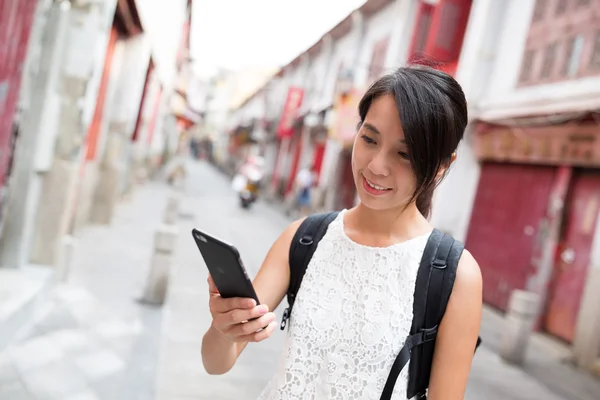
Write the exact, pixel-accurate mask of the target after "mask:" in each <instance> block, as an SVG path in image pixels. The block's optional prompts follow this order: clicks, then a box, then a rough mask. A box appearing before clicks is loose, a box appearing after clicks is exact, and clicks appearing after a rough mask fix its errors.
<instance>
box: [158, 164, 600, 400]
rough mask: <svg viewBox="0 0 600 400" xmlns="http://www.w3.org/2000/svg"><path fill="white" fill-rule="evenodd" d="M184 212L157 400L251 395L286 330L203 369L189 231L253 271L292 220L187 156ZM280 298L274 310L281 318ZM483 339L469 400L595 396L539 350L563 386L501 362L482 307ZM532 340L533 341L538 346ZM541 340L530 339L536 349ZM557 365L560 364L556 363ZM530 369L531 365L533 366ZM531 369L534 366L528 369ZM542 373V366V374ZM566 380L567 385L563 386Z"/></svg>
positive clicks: (200, 299)
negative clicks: (223, 247) (225, 363)
mask: <svg viewBox="0 0 600 400" xmlns="http://www.w3.org/2000/svg"><path fill="white" fill-rule="evenodd" d="M189 168H190V179H189V181H188V183H187V189H186V193H187V194H188V196H187V199H186V201H185V203H184V205H183V212H184V213H185V214H192V215H193V216H194V218H193V219H188V220H182V221H181V223H180V228H181V231H180V236H179V244H178V248H177V256H176V259H175V261H174V270H173V272H172V280H171V286H170V294H169V301H168V304H167V306H166V309H165V315H164V321H163V327H164V330H163V333H164V335H163V342H162V346H161V362H160V367H159V382H158V394H159V397H158V398H159V400H192V399H197V400H200V399H202V400H204V399H206V400H208V399H254V398H256V396H257V395H258V394H259V393H260V391H261V390H262V388H263V387H264V386H265V385H266V383H267V381H268V380H269V378H270V377H271V375H272V374H273V373H274V371H275V368H276V366H277V363H278V361H279V356H280V350H281V348H282V345H283V339H284V335H285V334H284V332H282V331H280V330H277V331H276V332H275V333H274V335H273V336H272V337H271V338H270V339H269V340H267V341H264V342H262V343H260V344H251V345H249V346H248V347H247V348H246V349H245V350H244V353H243V354H242V356H241V357H240V359H239V360H238V362H237V364H236V366H235V367H234V368H233V370H232V371H230V372H229V373H228V374H226V375H223V376H209V375H208V374H207V373H206V372H205V371H204V369H203V366H202V360H201V355H200V348H201V340H202V335H203V333H204V332H205V330H206V329H207V328H208V326H209V325H210V321H211V319H210V314H209V311H208V303H207V300H208V288H207V285H206V278H207V270H206V267H205V265H204V262H203V261H202V259H201V257H200V254H199V253H198V250H197V249H196V247H195V245H194V242H193V240H192V238H191V235H190V231H191V229H192V228H198V229H205V230H206V231H208V232H211V233H213V234H215V235H216V236H218V237H221V238H223V239H224V240H227V241H229V242H230V243H233V244H235V246H236V247H238V249H239V251H240V254H241V256H242V259H243V261H244V263H245V264H246V266H247V268H248V272H249V274H250V275H251V276H254V274H255V273H256V272H257V269H258V268H259V267H260V264H261V262H262V260H263V258H264V256H265V255H266V252H267V251H268V249H269V247H270V246H271V244H272V243H273V241H274V240H275V239H276V238H277V236H278V235H279V233H280V232H281V231H282V230H283V229H284V228H285V227H286V226H287V224H289V222H290V220H289V219H288V218H286V217H285V216H283V213H282V212H280V210H279V206H278V205H271V204H268V203H264V202H259V203H257V204H256V205H255V207H253V208H252V209H251V210H249V211H245V210H242V209H241V208H240V207H239V206H238V203H237V199H236V197H235V195H234V193H233V191H232V189H231V188H230V184H229V180H228V179H227V178H226V177H225V176H224V175H222V174H220V173H219V172H217V171H216V170H215V169H214V168H212V167H211V166H208V165H207V164H204V163H190V164H189ZM283 308H284V305H283V304H282V305H281V306H280V307H279V309H278V310H276V314H277V317H278V318H281V313H282V310H283ZM486 323H487V324H488V325H486V326H485V328H484V329H483V333H484V335H485V337H484V345H483V346H482V347H481V348H480V349H479V350H478V351H477V354H476V356H475V358H474V363H473V368H472V375H471V379H470V382H469V386H468V390H467V397H466V398H467V399H468V400H477V399H486V400H506V399H515V400H526V399H527V400H534V399H535V400H537V399H539V400H559V399H565V400H566V399H585V400H592V399H595V398H596V397H595V396H596V395H597V393H598V390H600V383H599V382H596V381H594V380H593V379H592V378H589V377H587V376H582V375H581V374H577V373H576V372H574V371H573V370H571V369H568V367H566V366H554V365H546V364H548V360H547V359H545V358H544V357H535V358H536V361H538V363H537V365H536V366H537V367H538V368H539V369H540V370H542V371H549V372H555V373H554V375H550V376H555V378H556V379H554V382H550V383H551V384H552V385H554V386H555V387H560V389H561V390H554V389H555V388H554V387H551V386H549V385H548V382H546V384H543V383H541V381H540V380H538V379H536V378H534V377H533V376H532V375H530V374H529V373H528V372H526V371H524V370H522V369H519V368H516V367H512V366H509V365H506V364H505V363H504V362H503V361H502V360H501V359H500V358H499V357H498V355H497V354H496V353H495V351H494V350H493V349H494V348H495V340H492V341H488V342H485V340H486V338H488V337H489V338H491V337H492V336H495V337H497V336H498V332H494V331H493V329H497V330H498V329H501V326H502V325H501V321H498V319H497V318H496V320H494V319H493V318H492V315H491V313H489V312H486V315H485V316H484V324H486ZM537 345H538V343H537V342H536V346H537ZM548 348H551V346H547V347H533V346H532V349H534V351H535V352H536V353H537V352H539V351H547V349H548ZM560 368H563V369H560ZM564 368H567V369H568V371H567V372H570V374H571V375H574V376H575V377H574V380H571V381H569V380H568V379H567V378H568V376H566V375H568V374H564V373H563V375H562V376H563V377H564V380H563V381H562V382H561V375H558V374H557V373H556V372H557V371H564ZM534 372H535V371H534ZM533 375H535V374H533ZM547 375H548V374H547ZM565 384H566V385H567V387H563V386H565Z"/></svg>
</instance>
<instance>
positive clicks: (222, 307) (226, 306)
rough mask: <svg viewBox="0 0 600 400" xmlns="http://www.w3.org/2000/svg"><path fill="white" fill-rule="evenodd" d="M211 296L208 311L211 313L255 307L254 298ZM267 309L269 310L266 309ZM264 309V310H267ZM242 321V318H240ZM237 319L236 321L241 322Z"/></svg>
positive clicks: (223, 312)
mask: <svg viewBox="0 0 600 400" xmlns="http://www.w3.org/2000/svg"><path fill="white" fill-rule="evenodd" d="M213 296H214V295H212V296H211V299H210V304H209V306H210V311H211V312H212V313H218V314H225V313H228V312H231V311H232V310H251V309H252V308H255V307H256V301H254V299H248V298H242V297H231V298H228V299H224V298H222V297H221V296H218V295H216V296H214V297H213ZM267 311H269V310H267ZM267 311H265V312H267ZM242 321H244V320H242ZM242 321H238V322H242Z"/></svg>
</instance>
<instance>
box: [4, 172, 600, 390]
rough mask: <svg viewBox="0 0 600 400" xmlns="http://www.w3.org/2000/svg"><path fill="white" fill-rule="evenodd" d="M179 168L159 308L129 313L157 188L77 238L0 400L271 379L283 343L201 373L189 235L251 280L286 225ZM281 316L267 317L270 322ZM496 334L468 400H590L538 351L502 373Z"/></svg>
mask: <svg viewBox="0 0 600 400" xmlns="http://www.w3.org/2000/svg"><path fill="white" fill-rule="evenodd" d="M189 167H190V180H189V182H188V183H187V188H186V191H185V193H186V194H187V197H186V199H185V201H184V204H183V211H184V214H185V215H184V217H186V216H187V217H191V218H187V217H186V218H181V219H180V220H179V221H178V226H179V229H180V232H179V238H178V243H177V249H176V254H175V256H174V259H173V270H172V277H171V282H170V283H171V284H170V288H169V295H168V300H167V303H166V304H165V306H164V307H163V309H155V308H150V307H146V306H143V305H140V304H138V303H137V302H136V297H137V296H138V294H139V293H140V291H141V290H142V288H143V286H144V282H145V277H146V275H147V268H148V265H149V261H150V256H151V252H152V241H153V234H154V231H155V229H156V227H157V226H158V224H159V223H160V220H161V217H162V212H163V210H164V207H165V205H166V198H167V195H168V189H166V188H165V186H164V185H161V184H148V185H146V186H144V187H141V188H138V189H137V190H136V192H135V194H134V196H133V197H132V199H131V200H130V201H128V202H124V203H122V204H121V205H120V206H119V208H118V212H117V215H116V218H115V220H114V223H113V224H112V226H111V227H87V228H86V229H84V230H83V231H82V232H81V233H80V235H79V244H78V246H77V248H76V252H75V256H74V261H73V269H72V274H71V276H70V279H69V282H68V283H67V284H65V285H59V286H58V287H57V288H56V290H55V291H54V292H53V293H52V295H51V297H50V299H49V300H48V303H47V304H46V307H45V312H44V313H43V314H41V316H40V318H39V320H38V321H37V323H36V324H35V325H34V326H33V327H31V329H29V330H28V331H27V332H25V334H24V335H23V336H22V337H21V338H20V340H18V341H17V342H16V343H14V344H13V346H11V348H10V349H9V351H7V352H5V353H4V354H0V399H2V400H4V399H10V400H219V399H236V400H238V399H241V400H243V399H250V400H251V399H255V398H256V397H257V395H258V394H259V393H260V391H261V390H262V388H263V387H264V386H265V384H266V383H267V381H268V379H269V378H270V377H271V376H272V375H273V373H274V371H275V368H276V365H277V363H278V360H279V357H280V353H281V348H282V345H283V339H284V333H283V332H281V331H276V333H275V334H274V335H273V337H271V338H270V339H269V340H268V341H265V342H263V343H261V344H258V345H254V344H253V345H250V346H248V347H247V349H246V350H245V351H244V353H243V354H242V356H241V357H240V360H238V363H237V364H236V366H235V367H234V369H233V370H232V371H231V372H230V373H228V374H226V375H224V376H218V377H215V376H209V375H208V374H206V372H205V371H204V369H203V367H202V361H201V355H200V346H201V340H202V335H203V334H204V332H205V330H206V329H207V327H208V326H209V324H210V315H209V313H208V309H207V299H208V291H207V287H206V278H207V273H206V267H205V265H204V264H203V262H202V259H201V257H200V255H199V254H198V250H197V249H196V247H195V245H194V243H193V241H192V239H191V235H190V231H191V229H192V228H194V227H196V228H200V229H206V230H208V231H210V232H212V233H214V234H215V235H218V236H220V237H223V238H225V239H227V240H228V241H231V242H233V243H235V244H236V246H237V247H238V248H239V250H240V252H241V254H242V257H243V260H244V262H245V264H246V265H247V267H248V270H249V272H250V274H251V275H254V274H255V273H256V271H257V269H258V267H259V265H260V263H261V262H262V259H263V258H264V256H265V254H266V252H267V250H268V248H269V247H270V245H271V243H272V242H273V241H274V240H275V238H276V237H277V236H278V235H279V233H280V232H281V231H282V230H283V229H284V227H285V226H287V224H288V223H289V222H290V221H289V220H288V219H287V218H286V217H284V216H283V213H281V212H280V207H279V206H273V205H268V204H264V203H259V204H257V205H256V207H254V208H253V209H252V210H249V211H243V210H241V209H240V208H239V207H238V204H237V200H236V198H235V196H234V194H233V193H232V191H231V189H230V188H229V183H228V180H227V179H226V178H225V177H224V176H222V175H221V174H220V173H218V172H216V171H215V170H214V169H212V168H211V167H209V166H207V165H205V164H202V163H192V164H190V165H189ZM282 308H283V307H280V309H279V310H276V313H277V315H278V316H279V317H281V312H282ZM498 326H500V325H499V323H498V321H496V322H494V320H493V318H492V319H490V318H486V326H485V327H484V329H483V330H482V334H483V336H484V340H486V339H487V340H486V342H485V345H484V346H483V347H482V348H481V349H480V350H479V351H478V352H477V355H476V356H475V359H474V365H473V370H472V376H471V379H470V381H469V387H468V393H467V400H478V399H486V400H505V399H517V400H525V399H527V400H537V399H540V400H542V399H544V400H546V399H548V400H559V399H569V400H575V399H576V400H597V399H598V393H600V383H598V382H597V381H593V380H590V378H589V377H586V376H585V375H583V374H579V373H577V372H575V371H574V370H572V369H570V368H569V367H568V366H565V365H555V364H549V363H548V357H546V355H547V354H546V353H547V351H546V350H543V349H547V348H551V347H538V346H537V345H536V346H532V352H530V353H532V356H533V357H532V363H530V364H529V366H528V367H526V368H525V370H521V369H518V368H514V367H511V366H508V365H506V364H504V363H503V362H501V361H500V359H499V358H498V356H497V355H496V354H495V353H494V349H495V342H496V339H495V338H497V336H498V335H497V333H498V332H497V331H498ZM161 335H162V337H161ZM534 376H535V377H536V378H537V379H535V378H533V377H534ZM542 382H543V383H542Z"/></svg>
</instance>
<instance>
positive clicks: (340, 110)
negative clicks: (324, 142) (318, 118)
mask: <svg viewBox="0 0 600 400" xmlns="http://www.w3.org/2000/svg"><path fill="white" fill-rule="evenodd" d="M361 97H362V94H361V93H360V92H359V91H358V90H357V89H352V90H351V91H350V93H347V94H344V95H340V96H338V97H337V99H336V102H335V105H334V116H333V119H334V120H333V126H332V127H331V129H330V131H329V134H330V137H332V138H335V139H337V140H338V141H339V142H340V143H342V145H344V146H346V145H349V144H351V143H352V142H353V141H354V136H355V135H356V131H357V127H358V123H359V122H360V117H359V115H358V103H359V102H360V98H361Z"/></svg>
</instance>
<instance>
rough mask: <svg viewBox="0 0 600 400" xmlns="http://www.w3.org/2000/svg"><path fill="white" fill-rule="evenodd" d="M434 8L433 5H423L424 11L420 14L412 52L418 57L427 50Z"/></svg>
mask: <svg viewBox="0 0 600 400" xmlns="http://www.w3.org/2000/svg"><path fill="white" fill-rule="evenodd" d="M433 10H434V8H433V7H432V6H429V5H423V11H422V13H421V14H420V16H419V20H418V22H417V28H416V29H415V38H414V43H413V48H412V53H413V54H414V55H416V56H417V57H421V56H422V55H423V52H424V51H425V45H426V44H427V36H428V34H429V27H430V26H431V20H432V19H433Z"/></svg>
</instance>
